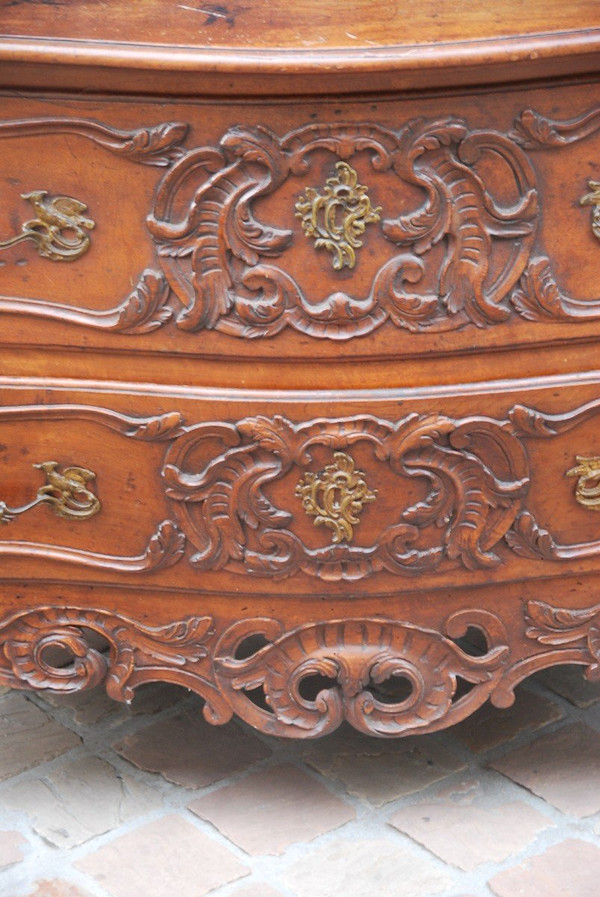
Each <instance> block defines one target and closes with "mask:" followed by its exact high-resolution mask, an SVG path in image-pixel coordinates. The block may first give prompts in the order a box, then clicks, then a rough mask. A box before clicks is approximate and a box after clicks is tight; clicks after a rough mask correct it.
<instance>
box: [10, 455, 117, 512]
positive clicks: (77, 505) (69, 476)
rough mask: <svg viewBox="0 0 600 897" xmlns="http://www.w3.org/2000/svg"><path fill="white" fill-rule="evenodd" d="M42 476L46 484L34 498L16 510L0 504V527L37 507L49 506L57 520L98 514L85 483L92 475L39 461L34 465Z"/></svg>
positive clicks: (97, 505) (98, 508)
mask: <svg viewBox="0 0 600 897" xmlns="http://www.w3.org/2000/svg"><path fill="white" fill-rule="evenodd" d="M33 466H34V467H36V468H37V469H38V470H43V471H44V473H45V474H46V483H45V485H44V486H40V488H39V489H38V491H37V495H36V497H35V498H34V499H33V501H30V502H29V504H26V505H23V506H22V507H20V508H9V507H8V506H7V505H6V504H5V502H3V501H0V523H10V522H11V520H14V518H15V517H17V516H18V515H19V514H24V513H25V512H26V511H30V510H31V508H35V507H36V505H39V504H49V505H50V507H51V508H52V510H53V511H54V513H55V514H56V515H57V516H58V517H65V518H66V519H67V520H87V519H89V518H90V517H93V516H94V514H97V513H98V511H99V510H100V499H99V498H98V496H97V495H95V494H94V493H93V492H91V491H90V490H89V489H88V488H87V485H86V484H87V482H88V480H93V479H94V478H95V476H96V474H95V473H94V472H93V471H91V470H86V469H85V468H84V467H65V469H64V470H63V471H62V472H61V471H59V470H57V467H58V462H57V461H43V462H42V463H41V464H34V465H33Z"/></svg>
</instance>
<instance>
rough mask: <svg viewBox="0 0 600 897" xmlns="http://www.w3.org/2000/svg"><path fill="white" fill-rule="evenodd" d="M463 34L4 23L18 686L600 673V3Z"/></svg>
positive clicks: (404, 16) (3, 389)
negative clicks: (574, 669)
mask: <svg viewBox="0 0 600 897" xmlns="http://www.w3.org/2000/svg"><path fill="white" fill-rule="evenodd" d="M450 6H451V5H450V4H438V3H433V2H431V0H429V2H423V3H416V4H408V3H401V4H387V5H386V4H383V5H382V6H379V5H374V4H372V3H367V2H352V3H349V4H343V5H342V4H339V3H328V2H319V3H317V2H314V0H304V2H302V3H296V4H289V3H287V2H285V3H284V2H283V0H280V2H273V3H270V2H267V0H249V2H248V3H245V4H239V5H236V4H233V5H230V4H227V3H225V4H222V5H215V4H212V3H211V4H208V5H207V4H200V3H198V2H195V0H193V2H190V3H189V4H179V5H177V4H171V3H165V2H161V0H143V2H137V3H131V2H126V0H109V2H108V3H104V4H102V9H101V15H100V10H99V8H98V6H97V4H94V3H92V2H91V0H82V2H81V3H77V4H75V5H72V4H67V5H66V6H54V5H40V6H39V7H38V6H36V7H35V11H33V8H32V6H31V5H30V4H25V3H15V4H10V5H8V6H4V7H3V12H2V21H1V23H0V31H1V32H2V34H1V35H0V90H1V100H0V108H1V121H0V148H1V166H0V172H1V175H0V189H1V198H2V202H1V206H0V285H1V286H0V316H1V320H2V326H1V329H0V341H1V349H0V358H1V377H0V400H1V402H0V524H1V526H0V536H1V539H0V557H1V571H2V572H1V576H0V684H5V685H9V686H12V687H15V688H33V689H58V690H62V691H74V690H78V689H85V688H88V687H91V686H93V685H96V684H98V683H99V682H101V681H104V682H105V685H106V688H107V690H108V692H109V694H110V695H111V696H113V697H114V698H116V699H119V700H127V701H128V700H131V698H132V696H133V693H134V690H135V688H136V687H138V686H140V685H142V684H144V683H147V682H150V681H156V680H166V681H170V682H174V683H177V684H180V685H182V686H185V687H187V688H190V689H193V690H195V691H197V692H198V693H199V694H200V695H201V696H202V697H203V698H204V699H205V701H206V703H205V711H204V712H205V715H206V718H207V719H208V720H209V721H210V722H213V723H223V722H226V721H227V720H229V719H230V718H231V716H232V715H233V714H236V715H238V716H240V717H242V718H243V719H245V720H246V721H248V722H249V723H250V724H252V725H253V726H255V727H256V728H258V729H260V730H262V731H263V732H267V733H271V734H275V735H283V736H289V737H298V738H305V737H314V736H317V735H321V734H324V733H327V732H331V731H332V730H333V729H335V728H336V727H337V726H338V725H339V724H340V723H341V722H342V720H348V721H349V722H350V723H351V724H352V725H353V726H355V727H356V728H358V729H360V730H362V731H363V732H367V733H370V734H372V735H378V736H385V737H393V736H399V735H404V734H406V733H413V732H431V731H434V730H436V729H439V728H441V727H444V726H448V725H450V724H452V723H453V722H456V721H458V720H460V719H462V718H463V717H465V716H466V715H467V714H469V713H471V712H472V711H473V710H475V709H476V708H477V707H479V706H481V704H482V703H483V702H484V701H486V700H488V699H490V700H491V701H493V702H494V703H495V704H496V705H498V706H507V705H509V704H510V702H511V701H512V699H513V689H514V687H515V685H516V684H518V683H519V682H520V681H521V680H523V679H524V678H525V677H526V676H528V675H529V674H531V673H532V672H534V671H536V670H539V669H542V668H544V667H548V666H551V665H553V664H564V663H576V664H581V665H582V666H583V667H585V670H586V674H587V675H588V676H589V677H590V678H594V677H596V676H597V675H598V671H599V666H598V664H599V662H600V593H599V590H598V584H599V582H600V579H599V576H600V514H599V513H598V510H600V370H599V369H600V362H599V347H600V297H599V295H598V294H599V285H598V277H597V271H598V266H599V262H600V243H599V239H600V87H599V84H600V80H599V79H600V65H599V64H598V59H599V58H600V57H599V56H598V51H599V49H600V7H599V6H598V4H597V3H596V2H595V0H588V2H581V3H575V4H571V5H567V6H566V7H565V5H564V4H563V3H562V2H561V3H558V2H549V3H545V4H540V3H538V2H537V0H525V2H519V3H516V2H515V3H511V2H507V3H503V4H500V6H499V7H498V8H496V7H493V5H492V4H484V3H471V4H468V10H467V11H466V12H465V14H464V16H462V17H459V18H461V21H459V22H457V21H456V15H454V14H453V13H452V10H451V9H449V7H450ZM452 6H453V5H452ZM374 10H376V11H377V15H376V16H374V14H373V13H374ZM494 10H496V12H494Z"/></svg>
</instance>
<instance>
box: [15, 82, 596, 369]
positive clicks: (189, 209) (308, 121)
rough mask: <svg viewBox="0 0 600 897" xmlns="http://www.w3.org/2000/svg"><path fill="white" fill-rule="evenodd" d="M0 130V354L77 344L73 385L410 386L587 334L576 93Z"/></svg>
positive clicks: (588, 92)
mask: <svg viewBox="0 0 600 897" xmlns="http://www.w3.org/2000/svg"><path fill="white" fill-rule="evenodd" d="M2 111H3V118H4V121H3V122H2V124H0V139H2V148H3V166H2V177H3V181H2V183H3V204H2V218H1V219H0V238H1V239H2V240H3V241H4V243H3V247H4V248H3V249H2V251H1V252H0V262H1V263H2V267H1V269H0V273H1V278H2V285H3V286H2V298H1V299H0V311H1V312H2V313H3V314H4V315H10V316H11V325H10V326H9V327H5V328H3V329H2V343H3V345H5V346H6V347H8V346H15V347H17V346H28V347H30V348H31V347H34V346H38V347H39V346H46V347H49V348H53V349H57V348H59V347H60V348H63V349H69V350H73V348H74V347H76V346H77V347H83V346H85V347H86V349H87V350H88V356H87V358H86V362H85V365H86V375H90V376H105V375H106V366H107V364H108V363H109V362H108V361H107V358H108V357H109V355H110V354H112V353H118V354H123V353H127V354H128V357H129V360H128V370H130V371H131V373H130V377H131V378H133V379H136V365H138V366H139V372H140V373H139V377H138V378H139V379H144V378H147V376H148V375H147V371H148V369H149V364H150V362H148V360H147V359H148V358H149V357H151V356H154V355H161V354H162V355H166V354H168V355H169V357H170V359H172V364H174V365H175V366H176V365H177V363H178V362H177V359H178V358H180V359H182V360H183V359H187V358H189V357H191V356H193V357H195V358H196V359H197V360H198V362H199V364H200V366H198V367H197V366H192V367H191V366H189V365H188V366H187V371H188V377H187V378H186V381H185V382H192V383H197V384H202V383H206V382H207V377H208V378H210V376H211V374H210V372H208V373H207V370H208V362H209V361H210V360H211V359H212V360H214V359H219V360H220V361H221V362H223V361H225V360H227V359H229V360H231V361H232V362H233V363H234V367H235V370H236V371H237V373H236V375H235V376H233V375H231V374H230V375H229V378H230V379H229V381H226V382H227V385H229V383H230V382H231V384H232V385H233V383H235V382H237V383H239V382H240V381H241V379H243V381H244V382H247V383H248V384H249V385H252V384H253V383H256V382H257V380H258V383H257V385H263V383H264V384H265V385H268V383H269V380H270V378H271V377H272V374H271V373H263V374H262V375H261V374H260V373H259V372H258V371H256V370H255V372H254V377H255V378H256V379H254V380H253V379H252V377H253V375H252V365H254V364H255V362H256V361H261V362H263V361H264V362H266V363H267V364H268V363H271V362H276V363H278V364H288V365H291V364H293V363H294V362H297V361H298V360H300V361H307V360H311V361H313V360H320V361H323V362H325V361H330V362H332V371H331V373H330V374H328V376H330V377H331V378H332V379H331V381H330V382H331V383H332V385H337V384H338V383H339V384H340V385H347V384H349V385H352V384H360V382H361V380H360V374H357V373H355V372H353V370H352V363H353V362H355V361H356V359H357V358H362V359H366V360H370V361H371V362H380V361H384V360H386V359H388V360H390V359H399V358H404V359H407V360H409V359H410V358H421V359H423V364H425V365H427V364H429V365H430V367H431V365H432V358H435V357H436V356H444V355H446V356H447V355H455V354H459V353H462V355H463V357H464V353H465V352H473V351H474V350H488V349H494V350H497V349H508V348H511V347H519V346H526V345H529V346H541V345H548V344H555V345H556V346H560V345H561V344H562V343H563V342H564V339H565V338H569V339H570V340H576V341H589V340H593V339H596V338H597V336H598V333H599V332H600V306H599V304H598V296H597V284H596V277H595V272H596V264H595V263H596V258H597V253H598V251H599V249H600V247H599V246H598V239H597V236H594V232H593V229H592V221H591V219H592V217H593V216H596V217H595V218H594V220H596V219H597V213H598V208H600V199H599V198H598V195H597V192H594V189H593V187H591V186H590V185H589V181H590V180H591V179H593V177H594V171H595V162H596V159H597V157H598V141H599V140H600V136H599V135H598V131H599V130H600V110H599V108H598V104H597V84H587V85H585V84H580V85H577V86H571V87H566V86H555V87H554V88H550V87H549V86H545V87H544V89H543V91H541V90H540V91H538V90H535V89H528V90H514V91H512V92H507V93H503V94H499V93H496V92H490V93H487V94H480V93H462V94H449V95H447V96H444V97H439V96H437V97H436V96H433V95H432V96H422V95H421V96H419V97H418V98H416V97H414V98H409V97H398V98H396V99H393V100H390V99H385V98H369V100H368V101H367V100H365V99H363V100H352V99H344V100H343V101H340V102H332V101H331V102H330V101H326V100H315V99H313V100H311V101H301V102H294V104H293V106H291V105H289V104H286V103H285V102H282V101H273V102H271V103H266V102H264V101H261V102H259V101H251V102H248V103H245V104H243V105H242V104H239V103H235V102H233V101H228V102H227V103H221V104H219V103H218V102H216V101H196V102H193V103H192V102H180V103H172V104H171V105H170V106H169V111H168V116H167V117H165V112H164V109H163V106H162V103H160V102H158V101H154V102H153V101H151V100H148V101H145V102H143V103H142V102H136V104H135V107H134V106H132V103H131V101H130V100H129V99H127V98H123V99H121V100H118V99H111V100H102V99H96V100H90V99H84V100H75V99H69V100H65V99H61V98H55V99H53V100H52V101H47V100H45V101H44V102H40V101H39V100H36V99H35V98H31V99H24V98H19V99H15V98H11V97H5V98H4V100H3V104H2ZM23 197H25V198H23ZM57 197H70V198H71V200H76V201H77V202H72V201H70V202H68V201H65V200H64V199H62V200H61V199H58V200H57ZM585 197H587V199H586V203H587V204H588V205H587V206H585V205H584V206H582V205H581V204H580V203H581V201H582V200H583V199H584V198H585ZM53 228H54V229H53ZM596 229H597V224H596ZM15 240H16V242H15ZM8 244H11V245H8ZM574 258H576V259H577V264H576V265H574V264H573V259H574ZM91 351H94V352H95V353H96V356H95V357H96V361H94V356H93V355H91V354H90V352H91ZM101 355H102V357H101ZM557 357H558V355H557V356H556V357H555V361H556V358H557ZM204 362H206V365H205V366H204V367H203V366H202V364H203V363H204ZM511 363H512V364H513V371H512V372H511V373H515V374H517V375H518V374H519V373H521V372H519V371H518V370H516V367H517V366H516V364H515V362H514V360H513V361H512V362H511V361H509V362H508V364H511ZM182 364H183V361H182ZM243 364H246V365H247V366H248V365H250V367H247V368H246V369H244V371H243V378H242V375H240V374H239V371H240V369H241V368H240V365H243ZM474 364H475V365H476V366H477V370H476V373H475V376H479V377H482V376H487V371H486V361H485V359H484V358H482V357H480V358H479V359H478V360H477V361H476V362H475V363H474ZM340 365H341V366H342V367H343V374H340V373H338V372H337V371H338V369H339V367H340ZM79 368H80V369H81V361H80V364H79ZM182 370H184V368H183V367H179V368H178V369H177V374H176V375H174V376H175V378H176V379H179V380H181V379H182V376H181V371H182ZM546 372H548V371H546ZM77 373H79V370H77ZM431 374H432V372H431V371H430V376H429V382H433V377H432V376H431ZM223 376H224V377H225V378H226V377H227V374H226V373H225V374H223V372H221V373H220V374H219V377H220V378H221V380H220V382H221V383H223V382H224V381H223ZM261 376H262V380H261ZM282 376H283V378H284V383H285V385H294V384H293V382H292V381H293V380H294V377H293V376H292V374H291V373H290V372H289V371H288V372H287V373H286V372H285V371H284V372H283V374H282ZM391 376H392V378H394V377H395V378H396V380H397V381H401V380H402V377H401V375H400V374H399V373H398V371H394V370H393V371H392V372H391ZM465 376H466V378H467V379H473V374H471V376H469V374H468V372H466V373H465ZM236 378H237V379H236ZM295 381H296V384H297V385H303V383H302V382H301V381H302V378H301V377H296V378H295ZM305 382H306V381H305ZM402 382H405V380H402Z"/></svg>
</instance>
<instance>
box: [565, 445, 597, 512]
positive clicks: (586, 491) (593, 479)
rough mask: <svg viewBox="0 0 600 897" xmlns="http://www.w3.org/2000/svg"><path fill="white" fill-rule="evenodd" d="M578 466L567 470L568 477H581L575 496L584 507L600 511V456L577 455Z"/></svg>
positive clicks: (576, 486)
mask: <svg viewBox="0 0 600 897" xmlns="http://www.w3.org/2000/svg"><path fill="white" fill-rule="evenodd" d="M575 460H576V461H577V467H572V468H571V469H570V470H567V476H568V477H579V479H578V480H577V483H576V485H575V498H576V499H577V501H578V502H579V504H580V505H583V507H584V508H590V510H592V511H600V458H584V457H582V456H581V455H577V456H576V458H575Z"/></svg>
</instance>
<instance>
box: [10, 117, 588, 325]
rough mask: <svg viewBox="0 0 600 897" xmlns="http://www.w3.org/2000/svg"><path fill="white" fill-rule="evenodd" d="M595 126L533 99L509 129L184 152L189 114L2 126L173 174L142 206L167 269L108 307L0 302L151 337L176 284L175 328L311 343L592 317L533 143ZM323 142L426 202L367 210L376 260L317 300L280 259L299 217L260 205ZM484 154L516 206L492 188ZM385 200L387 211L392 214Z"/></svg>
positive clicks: (258, 130)
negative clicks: (551, 214)
mask: <svg viewBox="0 0 600 897" xmlns="http://www.w3.org/2000/svg"><path fill="white" fill-rule="evenodd" d="M599 128H600V111H599V110H597V109H596V110H592V111H590V112H588V113H586V114H584V115H582V116H580V117H579V118H576V119H573V120H571V121H565V122H560V121H553V120H551V119H548V118H545V117H544V116H542V115H540V114H539V113H537V112H535V111H533V110H530V109H526V110H524V111H523V112H522V113H521V114H520V116H519V117H518V119H517V120H516V122H515V126H514V129H513V131H512V132H511V133H510V134H508V135H505V134H502V133H500V132H498V131H492V130H485V129H481V130H479V129H470V128H469V126H468V123H467V122H465V121H463V120H462V119H460V118H455V117H452V116H446V117H441V118H438V119H416V120H413V121H409V122H407V123H405V124H404V125H401V126H400V127H399V128H398V129H396V130H394V129H390V128H385V127H382V126H381V125H378V124H375V123H363V124H359V125H357V124H354V123H346V124H342V123H336V124H317V123H314V124H310V125H306V126H304V127H301V128H298V129H297V130H294V131H292V132H290V133H288V134H286V135H284V136H283V137H278V136H277V135H276V134H274V133H273V132H272V131H270V130H269V129H268V128H266V127H263V126H256V127H243V126H236V127H234V128H231V129H230V130H229V131H227V133H226V134H225V135H224V136H223V138H222V139H221V142H220V146H219V147H192V148H191V149H187V148H184V147H183V146H182V145H181V144H182V142H183V140H184V139H185V137H186V134H187V125H185V124H180V123H164V124H160V125H156V126H153V127H149V128H139V129H136V130H132V131H120V130H117V129H114V128H111V127H109V126H106V125H103V124H100V123H99V122H95V121H91V120H85V119H67V118H40V119H31V120H23V121H15V122H4V123H0V138H14V137H26V136H46V137H47V136H51V135H53V134H74V135H77V136H80V137H83V138H86V139H89V140H92V141H93V142H95V143H96V144H98V145H99V146H101V147H103V148H104V149H106V150H107V151H109V152H111V153H115V154H117V155H120V156H122V157H123V158H125V159H129V160H131V161H133V162H138V163H142V164H147V165H153V166H158V167H162V168H165V169H167V171H166V173H165V175H164V177H163V179H162V181H161V183H160V185H159V189H158V192H157V198H156V203H155V206H154V208H153V210H152V212H151V214H150V215H149V216H148V227H149V230H150V234H151V236H152V238H153V240H154V242H155V244H156V247H157V250H158V256H159V260H160V263H161V265H162V266H163V269H164V275H165V277H164V278H163V275H162V274H159V273H158V272H156V271H153V270H148V271H146V272H144V275H143V276H142V279H141V280H140V285H139V286H138V289H137V291H136V292H135V293H134V294H132V296H131V297H129V299H128V300H125V301H124V303H122V304H120V305H117V306H116V307H115V308H113V309H110V310H108V311H106V312H94V311H92V310H91V309H83V308H78V307H76V306H64V305H60V304H52V303H49V302H44V301H42V300H29V299H20V298H12V297H0V312H2V311H4V312H15V313H23V314H26V315H36V316H39V317H49V318H53V319H55V320H61V321H64V322H66V323H72V324H79V325H83V326H90V327H96V328H100V329H110V330H114V331H116V332H124V333H136V334H137V333H147V332H150V331H151V330H153V329H155V328H157V327H160V326H161V325H162V324H164V323H165V322H166V321H167V320H169V319H170V317H171V316H172V315H173V310H172V308H170V307H168V306H167V304H166V303H167V301H168V298H169V297H168V294H169V289H172V291H173V292H174V293H175V294H176V296H177V297H178V298H179V300H180V301H181V303H182V305H183V310H180V311H179V312H178V314H177V326H178V327H180V328H181V329H183V330H190V331H197V330H202V329H217V330H220V331H221V332H223V333H226V334H228V335H230V336H235V337H241V338H256V337H272V336H275V335H276V334H278V333H279V332H281V331H282V330H284V329H285V328H287V327H290V328H292V329H294V330H297V331H300V332H301V333H305V334H307V335H309V336H312V337H315V338H318V339H331V340H347V339H351V338H353V337H359V336H363V335H366V334H368V333H371V332H372V331H374V330H376V329H377V328H379V327H381V326H382V325H383V324H384V323H385V322H386V321H390V322H391V323H392V324H394V325H395V326H396V327H399V328H403V329H405V330H408V331H413V332H427V331H445V330H457V329H461V328H463V327H466V326H468V325H471V324H474V325H476V326H478V327H487V326H492V325H497V324H500V323H502V322H503V321H506V320H508V319H509V318H510V317H511V316H512V315H514V314H515V313H517V314H519V315H522V316H524V317H526V318H527V319H529V320H532V321H553V320H557V321H573V322H577V321H580V320H582V319H585V320H597V319H599V318H600V299H599V300H589V301H587V300H586V301H580V300H577V299H574V298H572V297H569V296H567V295H565V294H564V293H563V292H562V291H561V289H560V286H559V285H558V284H557V283H556V282H555V279H554V276H553V274H552V270H551V266H550V262H549V260H548V259H547V258H546V256H545V255H544V251H543V247H542V246H540V245H538V244H537V237H536V231H537V225H538V222H539V211H538V195H537V190H536V179H535V172H534V169H533V167H532V165H531V162H530V160H529V158H528V155H527V153H526V150H528V151H540V150H547V149H552V148H558V147H562V146H567V145H569V144H571V143H574V142H575V141H578V140H582V139H584V138H586V137H588V136H590V135H591V134H593V133H595V132H596V131H597V130H598V129H599ZM323 151H325V152H328V153H330V154H331V157H332V163H333V164H334V165H335V164H337V165H340V166H346V168H351V166H350V165H349V163H350V161H352V163H353V164H354V162H355V160H356V159H362V160H366V163H367V164H368V165H369V166H370V169H371V173H372V177H371V178H370V189H373V191H377V189H378V184H379V178H381V177H382V176H387V177H392V178H393V179H395V180H396V183H397V185H398V187H397V189H398V191H399V195H402V193H403V191H405V190H407V189H408V190H409V191H410V193H409V194H408V195H411V196H412V193H413V192H414V189H415V187H416V188H417V189H419V190H420V191H421V192H422V195H423V202H422V204H421V205H419V206H418V207H417V208H415V209H414V210H413V211H411V212H407V213H404V214H401V215H398V216H397V217H387V218H384V219H383V220H381V221H379V222H375V219H374V218H373V217H372V218H371V222H372V223H371V224H370V225H369V226H370V227H371V228H372V230H371V233H372V234H373V233H374V231H375V230H378V231H379V237H380V245H379V248H378V255H379V256H380V258H381V265H380V267H379V269H378V270H377V271H376V273H375V274H374V276H373V280H372V283H371V285H370V287H369V288H368V289H367V291H366V293H365V294H364V295H353V294H352V293H346V292H344V291H343V290H340V289H338V290H335V291H334V292H332V293H331V294H330V295H329V296H327V297H325V298H323V299H322V300H319V301H314V300H311V299H309V298H308V292H309V291H305V289H304V288H303V287H302V285H301V284H300V283H298V282H296V280H295V279H294V278H293V277H292V276H291V275H290V274H289V273H288V271H287V270H286V268H287V265H286V252H287V251H289V250H290V249H291V248H292V247H293V245H294V244H295V243H296V242H297V240H298V239H300V238H301V235H302V230H301V226H300V224H298V225H297V226H296V227H295V228H290V227H281V226H278V225H276V224H275V223H263V222H262V221H261V220H260V218H259V216H258V213H257V211H256V209H257V207H258V203H259V201H260V200H261V199H263V198H266V197H268V196H270V195H271V194H274V193H276V191H277V190H279V188H280V187H281V186H282V185H283V184H284V183H285V182H286V181H287V180H288V179H290V178H292V179H294V181H297V182H298V193H299V194H301V193H302V191H303V190H306V189H307V184H306V179H307V175H308V174H309V173H310V171H311V166H312V165H313V163H314V157H315V154H316V153H318V152H323ZM490 165H491V166H493V167H494V169H495V178H494V182H496V181H497V182H498V184H499V183H500V182H501V183H502V188H501V193H502V197H505V196H507V195H510V196H511V197H512V198H511V200H510V201H508V202H507V201H506V199H505V198H503V199H501V198H500V196H499V195H498V196H497V195H496V193H495V190H496V189H497V187H492V179H490V178H489V175H488V172H489V166H490ZM352 170H354V169H352ZM488 180H489V181H490V183H488ZM382 189H384V190H386V197H387V188H385V187H382ZM182 191H183V192H186V195H187V192H189V191H191V192H193V193H194V197H193V200H192V201H191V203H189V206H188V210H187V212H186V213H185V214H184V215H183V217H179V218H175V214H174V209H175V208H176V206H177V204H178V202H179V197H180V194H181V193H182ZM387 198H388V202H386V212H387V213H388V215H390V214H392V215H393V211H394V210H393V209H392V208H389V197H387ZM377 214H379V213H378V212H377ZM302 238H304V237H303V235H302ZM436 247H437V249H436ZM440 248H441V250H442V251H441V254H440ZM506 248H508V252H506V251H505V249H506ZM434 249H435V250H436V251H435V252H434V251H433V250H434ZM278 259H279V260H280V265H281V266H279V263H278V264H275V260H278ZM165 278H166V279H165ZM167 284H168V286H167ZM420 284H423V285H425V284H427V286H422V287H421V288H419V286H420ZM432 285H433V286H432Z"/></svg>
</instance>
